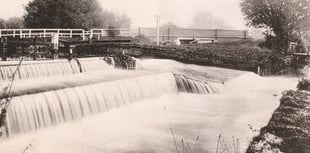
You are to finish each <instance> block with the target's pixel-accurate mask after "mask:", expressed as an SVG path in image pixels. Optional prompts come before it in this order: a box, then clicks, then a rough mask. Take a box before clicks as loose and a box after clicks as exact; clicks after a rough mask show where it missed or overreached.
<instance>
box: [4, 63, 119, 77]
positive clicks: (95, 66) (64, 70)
mask: <svg viewBox="0 0 310 153" xmlns="http://www.w3.org/2000/svg"><path fill="white" fill-rule="evenodd" d="M16 67H17V64H16V63H14V62H11V63H9V64H8V63H0V81H7V80H9V79H10V77H11V76H12V74H13V72H14V71H15V70H16ZM110 68H113V65H109V64H108V63H106V62H105V61H104V60H103V59H102V58H84V59H76V60H71V61H68V60H53V61H52V60H49V61H31V62H30V61H24V62H23V63H22V65H21V67H20V70H19V72H18V73H17V75H16V78H15V79H28V78H39V77H50V76H57V75H68V74H76V73H82V72H90V71H98V70H106V69H110Z"/></svg>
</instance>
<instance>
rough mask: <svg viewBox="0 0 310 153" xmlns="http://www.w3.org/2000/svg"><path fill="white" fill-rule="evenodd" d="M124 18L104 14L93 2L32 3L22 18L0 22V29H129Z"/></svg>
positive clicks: (58, 0) (51, 0) (47, 0)
mask: <svg viewBox="0 0 310 153" xmlns="http://www.w3.org/2000/svg"><path fill="white" fill-rule="evenodd" d="M130 25H131V19H130V18H129V17H128V16H127V15H125V14H117V13H114V12H111V11H107V10H104V9H103V8H102V7H101V5H100V3H99V2H98V1H97V0H32V1H30V2H29V3H28V4H27V5H26V6H25V14H24V16H23V17H12V18H9V19H7V20H4V19H0V28H7V29H9V28H10V29H13V28H64V29H67V28H77V29H85V30H89V29H91V28H110V29H111V28H129V27H130Z"/></svg>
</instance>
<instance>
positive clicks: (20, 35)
mask: <svg viewBox="0 0 310 153" xmlns="http://www.w3.org/2000/svg"><path fill="white" fill-rule="evenodd" d="M19 37H20V38H23V31H22V30H20V31H19Z"/></svg>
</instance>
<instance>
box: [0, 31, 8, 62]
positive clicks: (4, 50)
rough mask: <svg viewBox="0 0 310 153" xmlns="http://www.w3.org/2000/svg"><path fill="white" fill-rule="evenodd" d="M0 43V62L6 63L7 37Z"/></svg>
mask: <svg viewBox="0 0 310 153" xmlns="http://www.w3.org/2000/svg"><path fill="white" fill-rule="evenodd" d="M1 43H2V61H6V60H7V57H6V54H7V51H8V39H7V37H4V38H3V39H1Z"/></svg>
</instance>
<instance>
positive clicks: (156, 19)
mask: <svg viewBox="0 0 310 153" xmlns="http://www.w3.org/2000/svg"><path fill="white" fill-rule="evenodd" d="M155 22H156V28H157V39H156V41H157V46H159V22H160V16H159V15H155Z"/></svg>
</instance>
